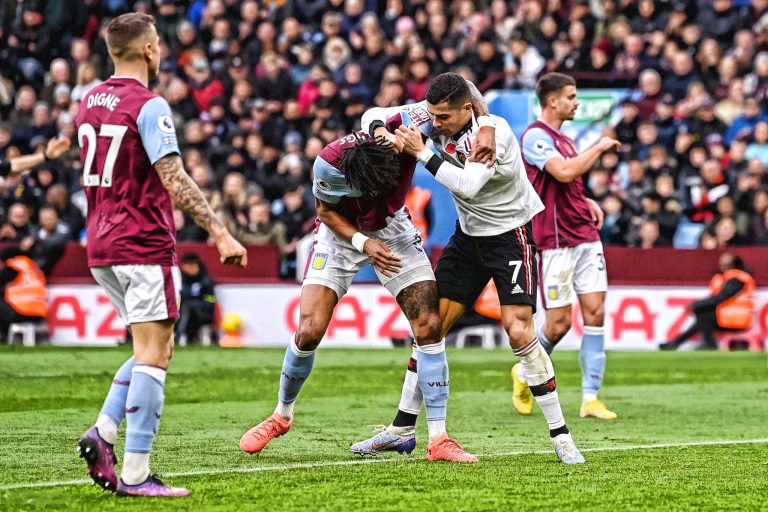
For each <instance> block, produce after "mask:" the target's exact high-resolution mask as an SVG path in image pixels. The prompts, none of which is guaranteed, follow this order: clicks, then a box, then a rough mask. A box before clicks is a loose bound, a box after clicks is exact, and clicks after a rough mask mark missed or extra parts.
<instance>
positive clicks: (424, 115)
mask: <svg viewBox="0 0 768 512" xmlns="http://www.w3.org/2000/svg"><path fill="white" fill-rule="evenodd" d="M414 125H415V126H417V127H418V128H419V131H420V132H421V135H422V137H423V138H424V139H427V138H428V137H429V135H430V134H431V133H432V117H431V116H430V115H429V111H428V110H427V102H426V101H422V102H419V103H414V104H412V105H404V106H403V107H401V110H400V112H398V113H397V114H395V115H393V116H391V117H390V118H389V119H387V123H386V126H387V130H389V131H390V132H394V131H395V130H396V129H397V128H398V127H400V126H414Z"/></svg>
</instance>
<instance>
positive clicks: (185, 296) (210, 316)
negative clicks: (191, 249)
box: [174, 253, 216, 341]
mask: <svg viewBox="0 0 768 512" xmlns="http://www.w3.org/2000/svg"><path fill="white" fill-rule="evenodd" d="M179 269H180V270H181V307H180V308H179V321H178V322H177V323H176V327H175V330H174V335H175V336H176V339H177V340H178V339H179V338H181V337H182V336H185V337H186V339H187V340H188V341H198V340H199V335H200V329H201V328H202V327H203V326H206V325H208V326H210V325H212V324H213V322H214V318H215V313H216V293H215V291H214V282H213V280H212V279H211V278H210V277H209V276H208V271H207V269H206V268H205V265H204V264H203V262H202V260H201V259H200V257H199V256H198V255H197V254H195V253H188V254H185V255H184V256H182V258H181V262H180V264H179Z"/></svg>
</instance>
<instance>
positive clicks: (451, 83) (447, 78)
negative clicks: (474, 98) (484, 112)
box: [426, 73, 471, 108]
mask: <svg viewBox="0 0 768 512" xmlns="http://www.w3.org/2000/svg"><path fill="white" fill-rule="evenodd" d="M426 99H427V101H428V102H429V103H431V104H432V105H439V104H440V103H444V102H448V105H450V106H451V107H453V108H458V107H461V106H462V105H463V104H465V103H468V102H469V101H470V100H471V94H470V92H469V86H468V85H467V81H466V80H464V77H462V76H461V75H459V74H458V73H443V74H442V75H437V77H435V79H434V80H433V81H432V84H431V85H430V86H429V89H427V96H426Z"/></svg>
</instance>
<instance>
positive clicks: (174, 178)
mask: <svg viewBox="0 0 768 512" xmlns="http://www.w3.org/2000/svg"><path fill="white" fill-rule="evenodd" d="M155 169H156V170H157V174H158V175H159V176H160V179H161V180H162V182H163V186H165V188H166V190H168V193H169V194H170V195H171V199H173V202H174V204H175V205H176V207H177V208H178V209H180V210H181V211H183V212H184V213H186V214H187V215H189V216H190V217H192V219H193V220H194V221H195V222H197V223H198V224H199V225H200V227H202V228H203V229H205V230H206V231H208V232H209V233H210V232H211V230H212V229H221V228H223V227H224V225H223V224H222V223H221V221H220V220H219V219H218V218H217V217H216V214H214V213H213V210H211V206H210V205H209V204H208V201H206V200H205V197H204V196H203V193H202V192H201V191H200V189H199V188H198V186H197V184H196V183H195V182H194V181H192V178H191V177H190V176H189V174H187V172H186V171H185V170H184V164H183V163H182V161H181V157H180V156H179V155H175V154H174V155H167V156H164V157H163V158H161V159H160V160H158V161H157V163H156V164H155Z"/></svg>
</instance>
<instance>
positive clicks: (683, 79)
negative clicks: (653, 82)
mask: <svg viewBox="0 0 768 512" xmlns="http://www.w3.org/2000/svg"><path fill="white" fill-rule="evenodd" d="M671 71H672V72H671V73H669V74H668V75H667V77H666V79H665V80H664V91H665V92H666V93H669V94H671V95H672V99H673V100H675V101H676V102H678V101H680V100H682V99H683V98H685V96H686V94H687V93H688V87H689V86H690V85H691V84H692V83H693V82H698V81H699V76H698V74H697V72H696V70H695V69H694V66H693V59H692V58H691V56H690V54H688V53H686V52H684V51H682V50H678V51H676V52H675V53H674V55H673V56H672V69H671Z"/></svg>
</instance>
